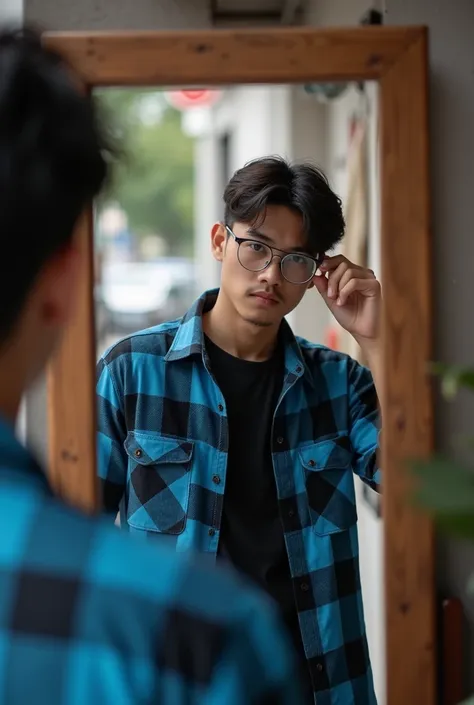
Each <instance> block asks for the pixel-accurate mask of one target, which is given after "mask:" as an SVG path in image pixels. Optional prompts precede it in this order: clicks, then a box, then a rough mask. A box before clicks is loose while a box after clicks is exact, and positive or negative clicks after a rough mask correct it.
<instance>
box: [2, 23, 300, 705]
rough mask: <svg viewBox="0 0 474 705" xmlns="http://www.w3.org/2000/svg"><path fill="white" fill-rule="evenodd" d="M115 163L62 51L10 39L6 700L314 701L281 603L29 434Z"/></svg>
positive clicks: (182, 704)
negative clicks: (78, 481) (73, 500)
mask: <svg viewBox="0 0 474 705" xmlns="http://www.w3.org/2000/svg"><path fill="white" fill-rule="evenodd" d="M111 154H112V153H111V150H110V149H109V148H108V146H107V144H106V140H105V139H104V136H103V134H102V131H101V129H100V128H99V124H98V120H97V116H96V114H95V109H94V106H93V104H92V102H91V100H90V99H89V98H88V97H87V96H85V95H83V94H81V93H80V92H79V91H78V87H77V84H76V82H75V78H74V76H73V73H72V71H71V69H70V68H69V67H68V66H67V65H65V63H64V62H63V60H62V59H61V57H60V56H59V55H57V54H56V53H54V52H52V51H48V50H45V49H44V48H42V46H41V41H40V39H39V37H38V36H36V35H35V34H34V33H31V32H18V33H15V32H6V31H4V32H1V33H0V239H1V244H2V257H1V259H0V268H1V276H0V300H1V306H0V533H1V535H2V540H1V541H0V702H2V703H5V704H7V703H8V705H25V703H32V702H38V703H47V704H48V705H72V704H73V703H74V704H77V705H79V704H82V703H83V704H86V703H87V705H117V703H123V704H124V705H125V704H127V705H134V704H137V705H138V703H140V705H145V704H147V703H149V704H150V705H151V704H152V703H153V704H154V705H157V704H158V703H159V704H160V705H193V704H194V705H204V703H206V705H220V704H221V703H226V705H249V704H250V705H252V704H253V705H263V703H269V704H270V703H273V704H274V705H277V704H279V705H294V704H295V703H296V704H298V703H299V702H300V699H299V695H298V692H297V691H298V686H297V683H296V678H295V672H294V669H293V665H292V664H293V661H292V655H291V649H290V645H289V643H287V642H286V640H285V637H284V635H283V634H282V631H281V629H280V626H279V619H278V616H277V613H276V610H275V609H274V607H273V605H271V603H270V600H267V599H265V598H264V597H263V596H261V597H259V595H258V592H254V590H253V589H252V588H250V587H248V586H247V587H244V586H243V584H241V581H240V580H237V579H235V576H229V575H225V574H223V573H220V572H218V571H216V570H213V571H211V570H210V569H203V568H201V567H199V566H198V565H194V562H193V561H192V560H190V557H189V556H183V555H182V556H176V555H175V553H174V552H173V551H169V550H167V549H166V547H162V548H159V547H155V548H152V547H150V546H149V545H148V546H147V545H145V544H142V545H139V544H137V542H134V541H133V540H132V539H131V538H130V537H126V536H123V535H121V534H120V533H119V532H118V531H116V530H115V529H114V528H113V527H110V526H109V525H108V524H107V522H105V523H104V521H103V520H102V521H99V520H97V519H95V518H91V517H88V516H84V515H82V514H80V513H79V512H77V511H75V510H74V509H72V508H71V507H69V506H67V505H66V504H65V503H63V502H62V501H61V500H60V499H59V498H56V497H55V496H54V495H53V492H52V489H51V487H50V485H49V482H48V478H47V475H46V473H45V472H44V470H43V469H42V468H41V467H40V465H39V464H38V462H37V461H36V460H35V459H34V458H33V456H32V455H31V454H30V452H29V451H27V450H26V448H24V447H23V446H22V445H20V443H19V442H18V440H17V439H16V436H15V419H16V417H17V414H18V409H19V406H20V402H21V399H22V396H23V394H24V392H25V390H26V388H27V387H28V386H29V384H30V383H31V382H32V381H33V380H34V379H35V378H36V377H37V376H38V374H39V373H40V372H41V371H42V370H43V368H44V366H45V365H46V363H47V361H48V359H49V358H50V356H51V354H52V352H53V350H54V349H55V348H56V346H57V343H58V341H59V340H60V338H61V334H62V332H63V330H64V328H65V326H66V324H67V323H68V321H69V320H70V317H71V311H72V309H73V306H74V300H75V292H76V284H77V280H78V275H79V273H80V271H81V260H82V257H83V248H81V244H80V241H79V240H78V237H79V235H78V233H77V231H75V225H76V223H77V221H78V219H79V217H80V215H81V213H82V211H83V210H84V208H85V207H86V206H88V204H89V203H90V201H91V199H93V198H94V197H95V196H97V194H98V193H99V191H100V189H101V187H102V185H103V183H104V181H105V180H106V177H107V172H108V166H107V164H108V162H109V161H110V159H109V158H110V157H111ZM65 394H67V390H65ZM71 401H72V403H74V400H71ZM183 452H184V451H183ZM170 460H171V461H172V460H173V459H172V458H170ZM91 472H93V469H92V468H91Z"/></svg>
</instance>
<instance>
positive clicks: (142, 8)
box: [2, 0, 211, 31]
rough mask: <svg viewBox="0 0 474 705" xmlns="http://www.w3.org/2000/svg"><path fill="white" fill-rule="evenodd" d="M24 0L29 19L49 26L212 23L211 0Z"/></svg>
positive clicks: (198, 25)
mask: <svg viewBox="0 0 474 705" xmlns="http://www.w3.org/2000/svg"><path fill="white" fill-rule="evenodd" d="M2 2H5V0H2ZM7 2H11V0H7ZM24 3H25V19H26V21H27V22H29V23H30V22H31V23H35V24H39V25H40V26H41V27H44V28H45V29H48V30H76V31H77V30H87V29H88V30H92V29H94V30H95V29H97V30H99V29H105V30H109V29H110V30H112V29H124V30H133V29H207V28H209V27H210V25H211V10H210V7H211V3H210V2H209V0H179V2H178V1H177V0H133V2H132V1H131V0H24Z"/></svg>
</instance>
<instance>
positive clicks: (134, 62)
mask: <svg viewBox="0 0 474 705" xmlns="http://www.w3.org/2000/svg"><path fill="white" fill-rule="evenodd" d="M45 42H46V44H47V45H48V46H50V47H54V48H56V49H59V50H60V51H61V52H63V53H65V54H66V55H67V56H68V57H69V59H70V61H71V62H72V64H73V66H74V67H75V68H76V70H77V71H78V72H79V74H80V75H81V76H82V77H83V79H84V80H85V81H86V82H87V83H88V85H89V87H91V88H93V87H94V86H104V85H121V86H133V85H159V86H165V85H166V86H170V85H178V86H192V85H196V86H200V85H219V84H223V85H228V84H232V83H239V82H240V83H286V82H290V83H301V82H303V81H310V82H321V81H336V80H354V79H357V80H364V79H365V80H370V79H378V80H380V108H381V161H382V163H381V173H382V209H381V210H382V281H383V287H384V305H383V308H384V315H383V336H384V341H383V351H384V363H383V368H384V373H383V379H384V386H383V390H382V394H381V397H382V400H383V417H384V435H383V443H382V463H383V468H384V475H385V479H384V497H383V516H384V535H385V593H386V595H385V596H386V600H385V602H386V625H387V678H388V683H387V698H388V705H400V704H401V703H402V704H403V705H434V703H435V702H436V692H435V691H436V688H435V676H436V654H435V648H434V646H435V589H434V542H433V530H432V525H431V523H430V521H429V520H428V519H427V518H426V517H424V516H421V515H419V514H417V513H416V512H415V511H413V509H412V508H411V506H410V504H409V501H408V496H407V491H408V485H407V477H406V473H405V470H404V468H405V462H406V459H407V458H409V457H412V456H420V455H421V456H424V455H426V454H427V453H429V451H430V450H431V449H432V443H433V419H432V400H431V390H430V386H429V383H428V379H427V375H426V362H427V361H428V360H429V359H430V355H431V310H430V307H431V290H430V276H431V274H430V273H431V242H430V222H429V206H430V204H429V183H428V168H429V165H428V132H427V124H428V99H427V52H426V45H427V39H426V32H425V30H424V29H423V28H418V27H411V28H384V27H368V28H354V29H337V30H315V29H311V28H295V29H271V30H265V31H264V30H255V31H247V30H242V31H237V30H235V31H217V30H214V31H212V32H196V33H194V32H180V33H174V32H173V33H168V32H167V33H161V34H160V33H144V32H139V33H138V32H137V33H128V34H127V33H108V34H104V33H79V34H57V35H46V37H45ZM82 242H83V246H84V248H85V252H86V254H87V257H86V259H85V260H84V272H83V278H82V282H81V289H82V290H81V303H80V306H79V309H78V312H77V315H76V319H75V321H74V322H73V324H72V325H71V327H70V329H69V331H68V333H67V335H66V338H65V341H64V345H63V347H62V349H61V351H60V352H59V355H58V356H57V358H56V360H55V361H54V363H53V365H52V367H51V377H50V393H51V400H50V407H49V408H50V422H51V439H50V446H51V465H52V477H53V480H54V481H55V484H56V486H57V487H58V488H59V489H60V490H61V491H62V492H63V493H64V494H65V496H67V497H68V498H69V499H70V500H71V501H73V502H75V503H76V504H79V505H80V506H84V507H87V508H89V509H94V508H95V507H96V503H97V490H96V480H95V477H96V475H95V472H96V470H95V466H96V460H95V401H94V377H95V374H94V369H95V363H94V344H93V341H94V322H93V301H92V285H93V276H92V274H93V272H92V225H91V220H90V218H89V219H88V220H87V221H84V223H83V224H82ZM369 607H370V606H369Z"/></svg>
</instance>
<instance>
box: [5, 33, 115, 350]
mask: <svg viewBox="0 0 474 705" xmlns="http://www.w3.org/2000/svg"><path fill="white" fill-rule="evenodd" d="M74 80H75V78H74V75H73V73H72V70H71V69H70V68H69V66H68V65H67V64H66V63H65V61H64V60H63V59H62V57H61V56H59V55H58V54H57V53H56V52H54V51H51V50H48V49H45V48H44V47H42V45H41V39H40V36H39V34H38V33H36V32H35V31H33V30H30V29H28V30H19V31H5V30H4V31H0V243H1V248H0V342H1V341H4V340H5V339H6V337H7V336H8V335H10V333H11V332H12V330H13V328H14V326H15V325H16V323H17V320H18V318H19V315H20V313H21V310H22V307H23V305H24V303H25V300H26V297H27V296H28V294H29V292H30V290H31V288H32V286H33V284H34V282H35V280H36V278H37V276H38V274H39V272H40V271H41V269H42V267H43V266H44V265H45V264H46V262H47V261H48V259H50V258H51V256H53V255H54V254H55V253H57V252H58V251H60V249H61V248H62V247H64V246H65V245H67V244H68V243H69V242H70V240H71V238H72V234H73V230H74V226H75V223H76V221H77V219H78V217H79V215H80V214H81V212H82V210H83V209H84V207H85V206H86V205H87V203H88V202H89V201H90V200H91V199H92V198H94V197H95V196H96V195H97V194H98V192H99V191H100V189H101V188H102V186H103V184H104V181H105V179H106V177H107V174H108V165H107V159H106V157H107V154H108V153H109V154H111V152H108V150H109V147H108V145H107V144H106V140H105V139H104V137H103V135H102V134H101V130H100V128H99V124H98V119H97V115H96V113H95V110H94V107H93V104H92V102H91V99H90V98H89V97H87V96H86V95H85V94H84V95H83V94H81V93H80V89H79V87H78V86H76V85H75V83H74Z"/></svg>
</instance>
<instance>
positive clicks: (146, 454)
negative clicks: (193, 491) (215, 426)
mask: <svg viewBox="0 0 474 705" xmlns="http://www.w3.org/2000/svg"><path fill="white" fill-rule="evenodd" d="M124 445H125V450H126V452H127V455H128V482H129V492H128V506H127V521H128V523H129V525H130V526H133V527H134V528H135V529H143V530H144V531H155V532H159V533H162V534H181V533H182V532H183V531H184V528H185V526H186V517H187V514H188V505H189V489H190V481H191V460H192V455H193V450H194V444H193V443H192V442H191V441H188V440H185V439H180V438H165V437H163V436H160V435H158V434H156V435H155V434H150V433H140V432H139V431H133V432H131V433H129V434H128V436H127V438H126V440H125V444H124Z"/></svg>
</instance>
